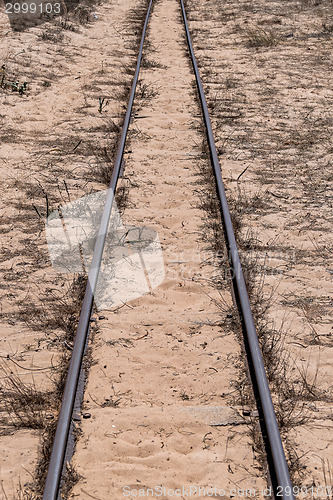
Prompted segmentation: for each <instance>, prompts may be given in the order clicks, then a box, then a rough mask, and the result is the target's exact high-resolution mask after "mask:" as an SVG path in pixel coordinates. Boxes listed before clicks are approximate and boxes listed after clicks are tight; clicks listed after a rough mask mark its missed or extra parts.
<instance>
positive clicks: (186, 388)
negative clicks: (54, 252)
mask: <svg viewBox="0 0 333 500" xmlns="http://www.w3.org/2000/svg"><path fill="white" fill-rule="evenodd" d="M187 3H188V9H189V12H190V22H191V30H192V33H193V34H194V43H195V50H196V54H197V55H198V59H199V63H200V66H201V72H202V76H203V80H204V84H205V90H206V93H207V98H208V102H209V105H210V108H211V112H212V115H213V124H214V128H215V137H216V140H217V145H218V148H219V153H220V158H221V164H222V170H223V176H224V179H225V181H226V185H227V191H228V196H229V199H230V203H231V206H232V208H233V212H234V213H235V214H238V218H240V219H241V221H242V229H241V231H240V233H239V239H240V242H241V245H240V246H241V252H242V255H243V257H244V258H245V257H247V258H248V259H250V260H252V267H251V269H252V271H253V268H255V270H256V271H257V277H258V280H257V283H258V284H257V290H260V288H261V287H260V283H259V282H260V276H261V275H265V283H266V284H265V286H264V288H263V291H264V294H265V296H266V297H270V296H271V291H272V290H273V292H274V293H273V296H272V298H271V302H272V305H273V307H272V308H271V309H270V310H269V311H266V316H265V317H266V319H267V320H268V323H271V324H272V325H273V327H272V330H273V331H277V330H279V329H280V327H281V325H282V326H283V330H282V334H281V336H280V335H277V336H276V335H275V336H274V335H273V337H272V339H273V343H274V344H275V345H277V346H278V349H277V351H276V352H275V351H274V356H280V358H281V359H282V360H283V359H286V358H288V359H287V363H284V362H281V363H280V362H279V363H278V365H277V366H278V370H279V373H280V378H279V376H277V375H276V374H275V375H274V374H273V375H272V378H271V386H272V390H273V398H274V401H275V404H276V410H277V413H278V418H279V422H280V424H281V426H282V430H283V437H284V443H285V446H286V450H287V451H288V456H289V459H290V462H291V464H292V468H293V474H294V477H295V479H296V480H297V483H298V484H301V485H303V486H306V487H307V488H309V487H311V486H313V487H314V488H316V487H317V486H325V485H329V484H330V483H331V481H332V443H331V428H332V410H331V401H332V393H331V386H332V361H333V360H332V345H333V344H332V327H331V321H330V307H331V293H332V288H331V278H332V260H331V259H332V251H331V250H332V241H331V233H330V231H331V213H332V196H331V195H332V192H331V186H332V141H331V138H332V114H331V108H330V106H331V104H332V90H331V89H332V85H331V80H330V79H331V66H332V61H331V57H332V37H331V33H332V26H333V19H332V14H331V12H330V10H329V4H328V3H327V4H326V3H325V1H322V2H317V3H316V5H313V4H312V3H311V2H307V3H306V2H298V3H296V2H291V3H289V4H288V8H287V7H286V6H285V4H283V6H282V5H281V4H280V3H279V2H273V1H272V2H268V3H267V2H265V3H262V2H261V1H259V0H258V1H256V2H243V3H242V2H235V3H234V2H233V1H228V2H225V3H224V4H223V6H222V5H221V3H220V2H215V1H213V2H212V1H209V2H208V1H204V0H200V2H199V1H196V0H193V1H188V2H187ZM140 5H141V6H142V5H143V2H140V1H136V2H128V1H123V2H120V1H113V2H111V3H107V4H103V5H100V6H96V7H95V8H94V10H95V13H96V15H97V18H98V19H95V18H90V22H89V23H88V25H87V26H82V25H80V24H78V23H77V20H72V21H71V22H70V23H69V24H68V23H67V24H59V20H58V21H57V20H55V21H53V23H45V24H43V25H40V26H38V27H34V28H30V29H29V30H25V31H23V32H12V31H11V28H10V25H9V23H8V19H7V17H6V15H5V13H4V11H3V10H0V65H2V64H5V65H6V72H7V76H8V80H12V81H16V80H19V81H20V82H23V81H25V80H27V81H28V91H27V92H26V93H24V95H22V96H20V95H18V94H17V93H14V92H11V91H10V90H9V89H1V91H0V102H1V108H0V123H1V129H0V139H1V170H0V176H1V181H2V184H3V186H4V188H5V191H4V192H5V194H4V196H3V197H2V200H1V224H2V226H1V233H2V234H1V271H2V276H3V279H2V284H1V321H2V326H1V335H0V355H1V362H2V378H1V389H2V396H3V395H4V394H5V395H6V396H7V401H8V395H9V396H11V397H13V395H14V396H15V397H16V399H17V400H19V401H21V400H22V397H24V394H23V396H22V395H20V394H17V393H12V394H10V391H11V389H12V386H8V380H10V379H8V375H12V374H10V373H9V372H8V370H11V371H12V372H13V374H14V375H15V376H18V377H19V379H20V380H21V381H22V383H23V388H31V387H32V389H33V394H34V396H36V393H39V392H40V393H41V394H42V396H43V398H44V399H43V398H42V401H43V403H42V404H44V403H45V400H46V401H47V405H46V404H44V406H43V408H42V410H41V408H40V405H39V406H38V405H37V406H36V404H35V405H32V406H31V408H30V410H29V411H28V412H27V409H26V408H25V407H23V410H22V406H21V409H20V410H19V412H18V415H16V416H15V415H14V414H13V413H12V412H11V413H10V414H8V406H7V410H6V408H5V407H4V404H2V406H1V407H0V411H1V415H0V417H1V421H0V424H1V433H0V449H1V459H0V466H1V472H0V476H1V487H2V490H1V489H0V498H4V499H5V498H15V494H16V492H17V491H18V490H21V493H22V490H23V489H24V485H25V484H27V483H28V482H30V481H31V478H32V476H33V475H34V472H35V467H36V460H37V452H38V443H39V442H40V438H41V435H42V433H43V430H44V429H45V425H46V424H47V422H49V421H52V419H54V418H55V417H56V413H57V402H56V401H55V394H54V391H55V389H54V380H56V379H57V376H58V375H57V374H58V371H57V369H55V368H54V367H57V365H58V364H59V363H60V360H61V357H62V354H63V351H64V350H65V351H69V352H70V349H71V339H70V337H68V331H69V330H71V328H70V325H72V324H73V323H75V319H76V317H77V304H76V303H75V300H74V299H73V296H72V295H73V294H71V292H70V286H71V283H72V280H73V275H67V276H64V275H61V274H59V273H57V272H56V271H55V270H52V268H51V267H50V261H49V258H48V252H47V247H46V240H45V231H44V221H45V218H46V216H47V213H48V212H51V211H52V210H54V209H56V208H57V207H58V206H59V205H62V204H64V203H66V202H68V201H69V200H75V199H77V198H80V197H81V196H83V195H85V194H88V193H91V192H94V191H96V190H100V189H103V184H102V180H103V173H104V171H105V168H106V167H107V166H108V165H109V160H110V158H112V147H113V145H114V143H115V140H116V137H117V133H118V128H117V127H118V126H119V125H121V117H122V114H123V111H124V106H125V103H126V100H124V95H125V93H126V90H127V89H128V87H129V85H130V84H131V80H132V73H131V70H130V69H129V68H132V67H133V65H134V61H135V57H136V50H137V49H136V48H135V49H133V47H137V42H136V41H135V40H136V32H137V31H139V27H138V26H137V25H136V24H135V22H136V21H135V20H134V21H133V19H132V18H133V12H132V11H131V9H133V8H136V7H138V6H140ZM140 16H141V18H142V13H141V14H140ZM140 16H139V17H140ZM134 17H135V16H134ZM133 26H134V27H133ZM106 40H107V43H106ZM149 42H150V46H149V49H148V50H149V51H151V52H149V54H150V55H149V56H148V57H147V58H146V60H145V64H144V65H143V66H144V68H143V70H142V73H141V75H140V78H141V83H140V86H139V91H138V92H139V94H140V96H141V98H140V99H139V100H138V101H137V104H136V110H135V113H136V114H135V119H134V120H133V122H132V125H131V133H130V138H131V142H130V146H129V147H128V150H127V152H126V155H125V156H126V158H125V174H124V177H123V178H122V179H121V181H120V190H123V189H124V188H129V199H128V203H127V206H126V209H125V211H124V214H123V221H124V223H125V224H126V225H135V226H149V227H151V228H153V229H155V230H156V231H157V233H158V235H159V238H160V242H161V246H162V250H163V258H164V267H165V280H164V282H163V284H162V285H161V286H159V287H158V288H156V289H155V290H153V292H152V293H151V294H149V295H146V296H144V297H141V298H138V299H136V300H134V301H131V302H130V304H128V306H126V307H123V308H120V309H119V310H117V311H111V310H110V311H100V312H99V314H98V315H97V316H96V320H97V321H96V323H97V325H98V328H99V332H98V333H97V334H96V337H95V343H94V348H93V366H92V368H91V374H90V378H89V383H88V387H87V391H86V396H85V405H84V410H83V413H85V414H86V416H89V418H87V419H83V420H82V422H81V427H82V436H81V439H80V440H79V442H78V446H77V452H76V454H75V457H74V463H75V464H76V468H77V470H78V472H79V473H80V474H81V475H82V478H81V479H80V481H79V482H78V484H77V485H76V486H75V488H74V490H73V497H75V498H87V499H88V498H98V499H105V498H123V497H124V493H127V492H128V488H132V489H135V490H136V491H139V489H140V488H143V489H146V488H148V487H149V488H154V487H158V486H162V487H165V488H172V489H174V488H176V487H181V486H184V487H185V486H189V485H190V484H193V485H200V486H201V487H203V488H206V491H210V492H211V490H210V488H215V487H217V488H221V489H224V490H225V495H224V494H222V492H221V494H220V496H218V495H219V494H218V493H216V495H215V498H231V497H232V496H235V495H232V494H231V495H230V491H231V490H232V489H233V488H236V490H237V488H240V491H242V490H245V489H247V488H253V489H256V492H257V497H259V498H260V494H259V493H258V492H260V490H261V488H262V487H264V486H265V470H262V468H261V466H260V465H259V464H258V462H257V461H256V454H255V453H253V450H252V445H253V443H252V441H251V438H250V436H249V429H251V425H250V424H251V422H250V420H252V419H250V417H249V416H248V413H249V412H248V411H245V412H244V407H243V406H242V405H241V404H240V401H239V397H238V393H237V391H236V390H235V385H236V384H235V381H236V380H238V378H239V376H240V365H239V360H240V357H241V350H240V345H239V343H238V341H237V340H236V337H235V335H234V334H232V333H230V329H223V328H221V326H220V323H221V309H220V308H219V307H218V304H219V303H221V301H222V302H223V307H222V311H225V307H228V306H230V305H231V303H232V301H231V297H230V291H225V290H217V289H216V287H215V284H216V279H212V278H215V277H216V274H218V273H220V272H222V273H223V272H224V270H223V269H221V268H217V267H216V259H215V258H214V256H212V254H211V249H210V248H209V247H208V246H207V241H204V240H203V235H205V236H204V237H207V234H208V236H209V231H208V233H207V228H205V227H204V226H205V224H206V218H207V214H205V213H204V211H203V210H202V209H199V208H198V207H199V205H200V189H203V186H202V184H200V183H201V182H202V181H201V180H200V179H201V177H200V175H199V174H198V168H199V165H200V168H201V162H202V159H201V153H202V151H201V142H202V135H201V132H199V131H198V130H197V129H196V127H195V125H196V123H195V120H197V121H199V120H201V117H200V111H199V108H198V107H197V105H196V104H195V100H194V94H193V91H192V85H193V77H192V75H191V71H190V68H189V66H188V63H187V55H186V50H185V49H184V33H183V28H182V26H181V23H180V11H179V5H178V2H176V0H169V1H167V0H162V1H161V2H158V3H157V5H156V7H155V10H154V13H153V16H152V19H151V28H150V32H149ZM135 44H136V45H135ZM148 50H147V52H148ZM103 97H104V104H106V105H105V107H104V108H103V110H102V113H99V112H98V106H99V98H101V99H102V98H103ZM105 148H106V149H105ZM205 167H206V168H209V163H208V162H207V161H206V162H205ZM244 170H245V171H244ZM240 174H242V175H241V177H240V178H239V180H238V182H237V178H238V176H240ZM249 231H250V232H249ZM244 241H247V244H244ZM268 247H269V249H268ZM253 261H254V263H255V265H254V264H253ZM257 295H258V294H257ZM257 295H256V293H254V297H256V296H257ZM63 299H64V300H63ZM215 299H218V300H219V303H217V302H216V301H215ZM68 303H70V304H71V306H70V307H67V306H68ZM99 317H100V318H101V319H98V318H99ZM23 320H25V321H23ZM64 331H65V333H64ZM66 332H67V333H66ZM280 358H279V359H280ZM275 359H278V358H275ZM272 365H273V364H272ZM274 366H275V364H274ZM268 368H270V367H268ZM281 374H282V378H281ZM15 380H16V379H15ZM282 380H283V381H284V383H281V381H282ZM24 384H26V385H24ZM27 384H28V385H27ZM2 401H4V397H2ZM246 410H251V411H252V410H253V408H246ZM29 412H30V413H29ZM34 412H35V413H34ZM27 413H28V414H29V415H30V417H31V415H32V418H30V417H29V419H27V420H26V419H25V420H24V422H23V423H22V421H21V422H20V423H18V420H17V419H18V416H21V417H22V415H23V414H25V415H26V414H27ZM304 417H306V419H307V420H304ZM36 421H37V423H38V425H37V427H38V428H31V427H32V426H33V425H32V423H33V424H34V426H35V427H36V425H35V424H36ZM13 424H15V425H13ZM255 452H256V449H255ZM20 484H21V485H22V487H20V486H19V485H20ZM126 486H127V487H128V488H127V489H125V490H124V489H123V488H124V487H126ZM127 496H129V495H127ZM132 496H135V493H133V495H132ZM196 496H198V492H197V494H196ZM238 496H239V495H238ZM313 496H314V497H315V498H316V489H315V490H314V495H311V497H313ZM236 497H237V494H236ZM317 497H318V498H323V496H320V495H317ZM17 498H20V496H19V494H17ZM160 498H163V496H160ZM164 498H171V492H170V493H169V494H168V493H167V492H165V494H164ZM309 498H310V497H309ZM324 498H325V497H324Z"/></svg>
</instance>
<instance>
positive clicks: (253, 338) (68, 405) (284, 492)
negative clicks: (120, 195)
mask: <svg viewBox="0 0 333 500" xmlns="http://www.w3.org/2000/svg"><path fill="white" fill-rule="evenodd" d="M152 3H153V0H150V2H149V5H148V9H147V14H146V18H145V23H144V26H143V31H142V37H141V42H140V48H139V54H138V58H137V64H136V71H135V75H134V79H133V84H132V88H131V93H130V98H129V102H128V107H127V111H126V115H125V119H124V125H123V128H122V132H121V136H120V140H119V145H118V150H117V155H116V159H115V164H114V168H113V172H112V177H111V181H110V186H109V190H108V193H107V197H106V202H105V207H104V211H103V214H102V218H101V223H100V227H99V232H98V236H97V239H96V244H95V249H94V253H93V258H92V263H91V268H90V271H89V276H88V282H87V287H86V291H85V295H84V300H83V305H82V309H81V313H80V319H79V324H78V328H77V332H76V337H75V342H74V347H73V352H72V357H71V362H70V366H69V370H68V375H67V380H66V385H65V389H64V395H63V400H62V404H61V409H60V414H59V419H58V424H57V429H56V434H55V438H54V443H53V448H52V453H51V459H50V463H49V468H48V473H47V478H46V483H45V489H44V494H43V499H44V500H56V499H57V498H58V495H59V489H60V482H61V475H62V470H63V466H64V459H65V453H66V448H67V442H68V436H69V431H70V425H71V420H72V413H73V407H74V402H75V397H76V391H77V386H78V381H79V376H80V371H81V366H82V360H83V356H84V352H85V346H86V342H87V338H88V335H89V324H90V318H91V313H92V308H93V302H94V294H95V290H96V286H97V282H98V276H99V271H100V266H101V261H102V256H103V250H104V245H105V241H106V234H107V229H108V224H109V219H110V215H111V210H112V204H113V201H114V193H115V190H116V186H117V181H118V177H119V173H120V170H121V164H122V158H123V153H124V148H125V142H126V137H127V132H128V127H129V124H130V120H131V113H132V106H133V101H134V96H135V91H136V86H137V82H138V76H139V71H140V65H141V58H142V52H143V45H144V41H145V35H146V30H147V26H148V21H149V17H150V13H151V9H152ZM180 4H181V10H182V16H183V22H184V26H185V30H186V37H187V43H188V47H189V52H190V56H191V60H192V65H193V70H194V73H195V78H196V82H197V87H198V92H199V98H200V102H201V107H202V112H203V118H204V122H205V127H206V132H207V138H208V144H209V150H210V156H211V162H212V166H213V169H214V175H215V180H216V187H217V194H218V197H219V200H220V203H221V215H222V221H223V226H224V232H225V237H226V242H227V247H228V253H229V260H230V266H231V271H232V275H233V288H234V293H235V297H236V300H237V303H238V307H239V312H240V316H241V319H242V324H243V330H244V338H245V343H246V345H247V346H248V350H249V356H250V360H249V361H250V364H251V367H252V368H253V373H254V377H253V378H254V380H253V383H254V386H255V388H256V389H257V393H258V399H259V401H258V407H259V410H260V412H261V415H262V419H263V427H264V430H265V433H267V437H268V443H267V444H266V447H267V448H268V450H267V454H268V463H269V468H270V475H271V478H272V482H273V486H274V488H275V490H276V488H277V487H279V498H281V499H283V500H293V499H294V495H293V488H292V483H291V480H290V475H289V471H288V466H287V462H286V458H285V454H284V450H283V446H282V441H281V436H280V432H279V429H278V425H277V420H276V416H275V412H274V407H273V403H272V398H271V394H270V391H269V387H268V382H267V377H266V373H265V368H264V363H263V359H262V355H261V351H260V346H259V342H258V336H257V333H256V329H255V325H254V321H253V317H252V312H251V307H250V302H249V297H248V294H247V290H246V285H245V280H244V276H243V271H242V267H241V263H240V258H239V254H238V249H237V244H236V239H235V234H234V230H233V226H232V221H231V216H230V211H229V207H228V203H227V199H226V194H225V189H224V184H223V180H222V175H221V167H220V163H219V159H218V155H217V151H216V146H215V140H214V135H213V130H212V125H211V120H210V117H209V112H208V107H207V102H206V98H205V94H204V90H203V85H202V82H201V78H200V74H199V69H198V65H197V62H196V58H195V55H194V51H193V46H192V41H191V36H190V32H189V27H188V22H187V17H186V11H185V7H184V2H183V0H180Z"/></svg>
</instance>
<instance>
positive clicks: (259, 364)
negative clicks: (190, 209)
mask: <svg viewBox="0 0 333 500" xmlns="http://www.w3.org/2000/svg"><path fill="white" fill-rule="evenodd" d="M180 3H181V9H182V15H183V20H184V25H185V30H186V37H187V43H188V48H189V51H190V55H191V59H192V65H193V69H194V72H195V78H196V82H197V87H198V91H199V96H200V101H201V106H202V112H203V116H204V121H205V125H206V131H207V138H208V143H209V149H210V155H211V160H212V164H213V168H214V174H215V179H216V185H217V192H218V196H219V198H220V202H221V212H222V218H223V224H224V229H225V234H226V240H227V245H228V247H229V248H228V253H229V260H230V265H231V271H232V273H233V278H234V279H233V283H234V287H235V292H236V296H237V298H238V302H239V306H240V310H241V316H242V321H243V325H244V327H245V333H246V336H247V341H248V345H249V348H250V352H251V357H252V363H253V369H254V374H255V379H256V383H257V387H258V392H259V397H260V403H261V406H262V411H263V415H264V421H265V425H266V430H267V434H268V439H269V444H270V449H271V454H272V459H273V463H274V474H275V476H276V478H277V481H278V486H279V493H280V494H279V498H281V499H283V500H294V495H293V487H292V483H291V480H290V474H289V470H288V465H287V461H286V457H285V453H284V450H283V445H282V441H281V436H280V431H279V428H278V425H277V421H276V416H275V411H274V406H273V402H272V398H271V394H270V390H269V386H268V382H267V377H266V372H265V367H264V362H263V359H262V355H261V350H260V346H259V341H258V336H257V332H256V328H255V325H254V321H253V316H252V312H251V306H250V301H249V297H248V294H247V290H246V285H245V280H244V275H243V271H242V266H241V263H240V258H239V253H238V248H237V243H236V238H235V234H234V230H233V226H232V221H231V216H230V211H229V206H228V202H227V198H226V194H225V188H224V183H223V180H222V174H221V167H220V162H219V159H218V155H217V151H216V145H215V140H214V134H213V129H212V124H211V120H210V116H209V111H208V106H207V101H206V97H205V93H204V89H203V85H202V82H201V78H200V73H199V68H198V64H197V61H196V58H195V55H194V50H193V45H192V41H191V36H190V31H189V26H188V22H187V16H186V11H185V7H184V2H183V0H180Z"/></svg>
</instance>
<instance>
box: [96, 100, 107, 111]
mask: <svg viewBox="0 0 333 500" xmlns="http://www.w3.org/2000/svg"><path fill="white" fill-rule="evenodd" d="M98 101H99V106H98V112H99V113H102V111H103V109H104V108H105V107H106V106H107V105H108V104H109V100H108V99H107V100H105V97H99V98H98Z"/></svg>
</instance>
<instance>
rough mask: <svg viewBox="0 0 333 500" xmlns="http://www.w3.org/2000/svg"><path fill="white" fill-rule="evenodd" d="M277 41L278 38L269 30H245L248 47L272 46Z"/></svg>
mask: <svg viewBox="0 0 333 500" xmlns="http://www.w3.org/2000/svg"><path fill="white" fill-rule="evenodd" d="M278 43H279V40H278V38H277V37H276V36H275V35H274V34H273V33H272V32H271V31H268V32H267V31H264V30H262V29H256V30H249V31H248V32H247V46H248V47H274V46H275V45H277V44H278Z"/></svg>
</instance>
